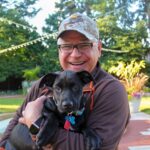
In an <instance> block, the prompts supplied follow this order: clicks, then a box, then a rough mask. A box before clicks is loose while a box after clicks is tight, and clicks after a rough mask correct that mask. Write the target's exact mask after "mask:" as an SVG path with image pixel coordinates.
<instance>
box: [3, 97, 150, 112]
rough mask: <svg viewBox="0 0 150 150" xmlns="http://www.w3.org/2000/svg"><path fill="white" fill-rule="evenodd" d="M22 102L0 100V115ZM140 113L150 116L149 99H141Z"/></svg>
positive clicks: (18, 100)
mask: <svg viewBox="0 0 150 150" xmlns="http://www.w3.org/2000/svg"><path fill="white" fill-rule="evenodd" d="M23 100H24V99H23V98H0V113H4V112H15V111H16V110H17V108H18V107H19V106H20V105H21V104H22V103H23ZM140 111H142V112H145V113H147V114H150V97H143V98H142V102H141V105H140Z"/></svg>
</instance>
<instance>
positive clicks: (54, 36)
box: [0, 6, 129, 54]
mask: <svg viewBox="0 0 150 150" xmlns="http://www.w3.org/2000/svg"><path fill="white" fill-rule="evenodd" d="M124 7H125V6H122V7H120V8H118V9H117V10H120V9H123V8H124ZM113 12H114V10H113V11H110V12H108V13H106V14H105V15H101V16H99V17H102V16H103V17H105V16H107V15H109V14H111V13H113ZM95 19H96V18H95ZM0 21H2V22H7V23H8V24H15V25H16V27H17V28H19V27H22V28H23V29H29V30H30V31H33V30H35V29H34V28H31V27H29V26H25V25H22V24H20V23H16V22H14V21H11V20H8V19H6V18H2V17H0ZM56 36H57V33H53V34H44V35H42V36H41V37H40V38H37V39H35V40H32V41H29V42H26V43H22V44H19V45H16V46H12V47H9V48H6V49H2V50H0V54H2V53H5V52H8V51H12V50H16V49H19V48H23V47H26V46H29V45H33V44H36V43H37V42H42V41H43V40H44V39H45V38H46V39H49V38H50V37H53V38H56ZM102 50H103V51H106V52H113V53H128V52H129V51H120V50H112V49H106V48H102Z"/></svg>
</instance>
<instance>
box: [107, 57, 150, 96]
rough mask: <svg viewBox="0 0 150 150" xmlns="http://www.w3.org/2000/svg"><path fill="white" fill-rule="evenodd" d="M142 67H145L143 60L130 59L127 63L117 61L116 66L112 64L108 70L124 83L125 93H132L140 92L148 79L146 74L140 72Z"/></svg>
mask: <svg viewBox="0 0 150 150" xmlns="http://www.w3.org/2000/svg"><path fill="white" fill-rule="evenodd" d="M142 68H145V62H144V61H143V60H141V61H140V62H136V61H135V60H132V61H131V62H130V63H129V64H126V63H124V62H118V66H112V67H111V68H110V69H109V72H110V73H112V74H114V75H115V76H117V77H118V78H119V79H120V81H121V82H122V83H123V84H124V86H125V88H126V90H127V93H128V94H129V95H132V94H133V93H136V92H141V91H142V90H143V87H144V86H145V83H146V82H147V81H148V76H147V75H145V74H144V73H142V72H141V70H142Z"/></svg>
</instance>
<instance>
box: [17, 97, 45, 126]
mask: <svg viewBox="0 0 150 150" xmlns="http://www.w3.org/2000/svg"><path fill="white" fill-rule="evenodd" d="M46 99H47V97H46V96H44V95H43V96H41V97H39V98H37V99H36V100H35V101H32V102H29V103H28V104H27V106H26V108H25V110H24V111H23V112H22V115H23V117H21V118H19V122H20V123H23V124H25V125H27V126H28V128H30V126H31V124H32V123H34V122H35V121H36V120H37V119H38V118H39V117H40V116H41V114H42V109H43V103H44V101H45V100H46Z"/></svg>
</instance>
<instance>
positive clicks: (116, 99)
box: [0, 65, 130, 150]
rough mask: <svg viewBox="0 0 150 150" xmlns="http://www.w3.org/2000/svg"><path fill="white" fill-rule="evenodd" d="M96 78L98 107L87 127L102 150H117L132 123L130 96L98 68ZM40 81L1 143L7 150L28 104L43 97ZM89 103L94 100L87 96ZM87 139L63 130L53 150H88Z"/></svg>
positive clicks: (96, 103) (17, 113) (115, 80)
mask: <svg viewBox="0 0 150 150" xmlns="http://www.w3.org/2000/svg"><path fill="white" fill-rule="evenodd" d="M92 76H93V78H94V88H95V93H94V105H93V110H92V111H90V113H89V116H88V120H87V125H86V126H90V128H93V129H94V130H95V131H96V132H97V133H98V135H99V137H100V138H101V140H102V147H101V150H116V149H117V146H118V144H119V141H120V139H121V136H122V134H123V132H124V130H125V128H126V126H127V124H128V122H129V118H130V112H129V106H128V100H127V94H126V91H125V89H124V87H123V85H122V84H121V83H120V82H119V81H118V80H117V79H115V78H114V77H112V76H111V75H109V74H108V73H106V72H105V71H103V70H102V69H100V67H99V66H98V65H97V66H96V68H95V69H94V71H93V72H92ZM40 81H41V79H40V80H38V81H37V82H36V83H35V84H34V85H33V87H32V88H31V90H30V93H29V94H28V95H27V97H26V100H25V102H24V103H23V105H22V106H21V107H20V108H19V109H18V111H17V112H16V115H15V116H14V118H13V119H12V120H11V121H10V123H9V125H8V127H7V129H6V131H5V133H4V135H3V137H2V139H1V141H0V146H4V145H5V142H6V140H7V138H8V137H9V135H10V132H11V131H12V129H13V128H14V126H15V125H16V124H17V123H18V118H19V117H21V116H22V110H24V108H25V106H26V104H27V103H28V102H29V101H33V100H35V99H36V98H37V97H39V96H40V93H41V89H39V84H40ZM86 97H87V99H89V100H90V99H91V96H90V94H88V93H87V95H86ZM84 149H85V148H84V138H83V135H82V134H81V133H74V132H69V131H67V130H65V129H59V131H58V134H57V141H56V142H55V143H54V145H53V148H51V150H84Z"/></svg>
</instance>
